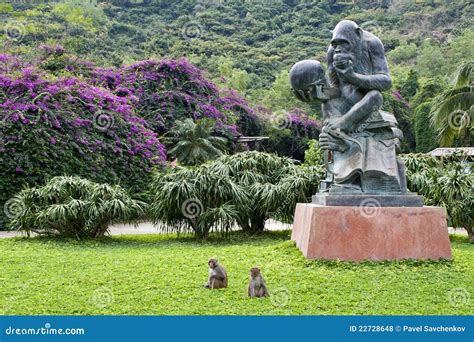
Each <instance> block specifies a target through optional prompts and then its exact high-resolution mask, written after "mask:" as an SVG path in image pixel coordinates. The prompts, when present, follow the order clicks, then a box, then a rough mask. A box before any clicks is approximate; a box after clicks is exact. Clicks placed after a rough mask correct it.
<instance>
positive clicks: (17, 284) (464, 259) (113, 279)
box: [0, 231, 474, 315]
mask: <svg viewBox="0 0 474 342" xmlns="http://www.w3.org/2000/svg"><path fill="white" fill-rule="evenodd" d="M289 234H290V233H289V232H288V231H285V232H268V233H265V234H263V235H262V236H258V237H252V238H249V237H244V236H243V235H242V234H241V233H235V234H233V235H232V236H231V237H230V238H228V239H227V240H224V241H223V240H217V239H215V240H214V239H213V238H212V237H211V239H210V241H206V242H196V241H194V240H193V239H192V238H190V237H180V238H176V236H173V235H147V236H122V237H113V238H107V239H104V240H102V241H99V242H97V241H86V242H77V241H71V240H59V241H58V240H51V239H44V238H32V239H27V238H13V239H2V240H0V272H1V273H0V313H2V314H21V315H24V314H35V315H36V314H66V315H68V314H73V315H79V314H83V315H90V314H114V315H124V314H134V315H136V314H149V315H177V314H184V315H197V314H200V315H202V314H209V315H218V314H246V315H250V314H255V315H272V314H277V315H281V314H283V315H302V314H305V315H321V314H322V315H325V314H349V315H352V314H429V315H431V314H448V315H455V314H471V315H472V314H474V304H473V302H474V288H473V284H474V267H473V266H474V245H470V244H468V243H467V241H466V239H464V238H462V237H452V240H453V241H452V248H453V254H454V261H453V262H447V261H443V262H415V261H403V262H383V263H375V262H374V263H360V264H355V263H348V262H321V261H309V260H306V259H305V258H304V257H303V256H302V255H301V253H300V252H299V251H298V249H297V248H296V247H295V246H294V244H293V243H292V242H291V241H289ZM213 256H214V257H218V258H219V260H220V261H221V263H222V264H223V265H224V266H225V268H226V269H227V272H228V274H229V288H227V289H224V290H216V291H209V290H206V289H204V288H202V287H201V285H202V284H203V283H205V281H206V277H207V274H208V271H207V265H206V262H207V259H208V258H209V257H213ZM254 265H258V266H259V267H260V268H261V269H262V273H263V275H264V276H265V278H266V280H267V284H268V286H269V288H270V291H273V293H274V295H273V296H272V297H271V298H264V299H248V298H247V297H246V286H247V282H248V271H249V269H250V267H252V266H254ZM469 297H470V299H469ZM450 298H451V300H450Z"/></svg>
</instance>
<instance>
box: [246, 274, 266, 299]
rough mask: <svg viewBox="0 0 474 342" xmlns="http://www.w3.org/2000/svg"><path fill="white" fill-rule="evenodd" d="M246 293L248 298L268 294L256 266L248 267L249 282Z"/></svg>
mask: <svg viewBox="0 0 474 342" xmlns="http://www.w3.org/2000/svg"><path fill="white" fill-rule="evenodd" d="M248 293H249V297H250V298H254V297H267V296H269V293H268V290H267V285H266V284H265V280H263V276H262V274H261V273H260V269H259V268H257V267H253V268H251V269H250V283H249V288H248Z"/></svg>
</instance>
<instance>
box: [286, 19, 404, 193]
mask: <svg viewBox="0 0 474 342" xmlns="http://www.w3.org/2000/svg"><path fill="white" fill-rule="evenodd" d="M327 63H328V71H327V74H326V73H325V71H324V69H323V67H322V65H321V64H320V63H319V62H318V61H314V60H305V61H301V62H298V63H296V64H295V65H294V66H293V67H292V69H291V71H290V83H291V86H292V89H293V92H294V94H295V96H296V97H297V98H298V99H300V100H302V101H305V102H312V101H322V112H323V120H324V124H323V129H322V132H321V134H320V137H319V139H320V144H321V147H322V148H323V149H325V150H326V151H327V153H326V158H327V165H326V166H327V171H328V176H327V178H326V180H325V181H324V182H323V183H322V184H321V185H322V186H321V190H322V191H326V192H330V193H341V192H342V193H347V192H348V193H405V192H406V179H405V171H404V165H403V164H402V163H401V162H400V161H398V160H397V158H396V149H397V148H398V147H399V144H400V139H401V138H402V137H403V134H402V132H401V130H400V129H398V128H397V121H396V119H395V117H394V115H393V114H391V113H388V112H385V111H382V110H381V107H382V103H383V98H382V94H381V91H384V90H387V89H389V88H390V87H391V83H392V81H391V78H390V73H389V70H388V64H387V60H386V58H385V54H384V48H383V45H382V42H381V41H380V39H379V38H377V37H376V36H374V35H373V34H371V33H369V32H366V31H364V30H363V29H362V28H360V27H359V26H358V25H357V24H356V23H355V22H353V21H349V20H343V21H341V22H339V23H338V24H337V26H336V27H335V29H334V31H333V36H332V39H331V45H330V46H329V49H328V53H327Z"/></svg>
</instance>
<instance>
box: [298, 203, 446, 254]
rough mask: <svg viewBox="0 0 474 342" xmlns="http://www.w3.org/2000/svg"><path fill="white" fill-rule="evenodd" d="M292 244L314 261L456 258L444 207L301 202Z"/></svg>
mask: <svg viewBox="0 0 474 342" xmlns="http://www.w3.org/2000/svg"><path fill="white" fill-rule="evenodd" d="M291 239H292V240H293V241H295V242H296V246H297V247H298V248H299V249H300V250H301V251H302V252H303V255H304V256H305V257H306V258H308V259H329V260H336V259H339V260H351V261H361V260H399V259H433V260H438V259H451V258H452V256H451V245H450V242H449V235H448V228H447V224H446V211H445V209H444V208H439V207H340V206H337V207H336V206H321V205H317V204H311V203H308V204H306V203H298V204H297V205H296V211H295V218H294V222H293V231H292V234H291Z"/></svg>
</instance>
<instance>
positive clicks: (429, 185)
mask: <svg viewBox="0 0 474 342" xmlns="http://www.w3.org/2000/svg"><path fill="white" fill-rule="evenodd" d="M402 159H403V161H404V162H405V165H406V168H407V181H408V188H409V189H410V191H414V192H418V193H419V194H421V195H423V197H424V199H425V204H426V205H432V206H440V207H444V208H446V211H447V213H448V221H449V224H450V225H451V226H453V227H463V228H465V229H466V230H467V232H468V234H469V239H470V241H471V242H474V231H473V223H474V222H473V221H474V193H473V192H472V189H473V188H474V177H473V176H472V171H473V170H472V164H469V163H466V162H464V161H462V160H461V161H459V159H462V157H461V158H460V156H454V157H451V158H449V159H441V160H440V159H436V158H434V157H431V156H429V155H425V154H407V155H403V156H402ZM456 159H458V160H456Z"/></svg>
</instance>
